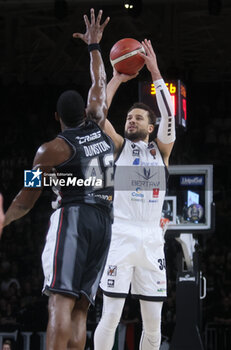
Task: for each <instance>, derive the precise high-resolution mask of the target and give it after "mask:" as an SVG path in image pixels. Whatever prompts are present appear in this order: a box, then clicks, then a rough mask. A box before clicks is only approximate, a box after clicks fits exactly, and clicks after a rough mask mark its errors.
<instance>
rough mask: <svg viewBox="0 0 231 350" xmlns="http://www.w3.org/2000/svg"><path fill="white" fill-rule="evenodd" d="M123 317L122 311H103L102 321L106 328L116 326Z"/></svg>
mask: <svg viewBox="0 0 231 350" xmlns="http://www.w3.org/2000/svg"><path fill="white" fill-rule="evenodd" d="M120 317H121V313H120V312H116V310H115V311H113V312H110V313H103V314H102V318H101V321H100V322H101V323H102V324H103V325H104V327H105V328H113V329H114V328H116V327H117V326H118V324H119V321H120Z"/></svg>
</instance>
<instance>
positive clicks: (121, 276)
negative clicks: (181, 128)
mask: <svg viewBox="0 0 231 350" xmlns="http://www.w3.org/2000/svg"><path fill="white" fill-rule="evenodd" d="M142 44H143V47H144V49H145V51H146V56H145V55H144V54H142V53H139V55H141V57H143V58H144V60H145V63H146V66H147V68H148V70H149V71H150V73H151V76H152V81H153V82H154V86H155V89H156V97H157V103H158V107H159V110H160V112H161V121H160V125H159V129H158V133H157V139H156V142H151V143H149V135H150V134H151V133H152V132H153V130H154V125H155V116H154V114H153V112H152V110H151V109H150V108H149V107H148V106H146V105H144V104H142V103H135V104H134V105H133V106H132V107H131V108H130V109H129V111H128V113H127V118H126V122H125V138H123V137H122V136H120V135H119V134H117V133H116V131H115V129H114V128H113V126H112V125H111V123H110V122H109V121H108V120H107V121H106V123H105V129H104V130H105V132H106V133H107V134H108V135H109V136H110V137H111V138H112V139H113V141H114V143H115V147H116V152H117V156H118V158H117V161H116V176H115V199H114V216H115V219H114V223H113V226H112V241H111V245H110V250H109V254H108V258H107V263H106V266H105V270H104V274H103V277H102V280H101V285H100V286H101V288H102V290H103V293H104V302H103V314H102V318H101V320H100V322H99V325H98V327H97V329H96V332H95V350H111V349H112V347H113V342H114V335H115V330H116V327H117V325H118V323H119V321H120V317H121V314H122V309H123V306H124V302H125V298H126V296H127V295H128V293H129V288H130V286H131V294H132V295H133V297H135V298H138V299H139V300H140V307H141V316H142V322H143V332H142V336H141V340H140V347H139V349H140V350H159V346H160V341H161V330H160V324H161V309H162V304H163V300H164V299H165V298H166V288H167V286H166V271H165V256H164V239H163V234H162V229H161V227H160V219H161V213H162V206H163V201H164V197H165V184H166V175H165V167H166V166H167V165H168V160H169V156H170V153H171V151H172V148H173V144H174V140H175V120H174V112H173V105H172V101H171V97H170V94H169V91H168V89H167V87H166V85H165V83H164V81H163V79H162V77H161V74H160V72H159V69H158V65H157V61H156V55H155V53H154V50H153V48H152V45H151V42H150V40H144V42H142ZM133 77H134V76H132V77H131V76H128V75H124V74H119V73H118V72H116V71H114V76H113V78H112V79H111V81H110V82H109V84H108V87H107V94H108V106H110V104H111V101H112V98H113V96H114V94H115V92H116V90H117V89H118V87H119V86H120V84H121V83H122V82H126V81H128V80H129V79H131V78H133ZM126 175H127V176H126ZM122 184H123V189H122V187H121V186H122ZM124 184H126V186H127V188H124Z"/></svg>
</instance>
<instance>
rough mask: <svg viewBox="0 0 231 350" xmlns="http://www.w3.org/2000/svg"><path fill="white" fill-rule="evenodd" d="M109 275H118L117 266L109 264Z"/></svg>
mask: <svg viewBox="0 0 231 350" xmlns="http://www.w3.org/2000/svg"><path fill="white" fill-rule="evenodd" d="M107 274H108V276H116V275H117V266H116V265H109V266H108V270H107Z"/></svg>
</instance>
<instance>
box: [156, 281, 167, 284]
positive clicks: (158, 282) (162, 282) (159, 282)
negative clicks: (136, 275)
mask: <svg viewBox="0 0 231 350" xmlns="http://www.w3.org/2000/svg"><path fill="white" fill-rule="evenodd" d="M165 283H166V282H165V281H157V284H165Z"/></svg>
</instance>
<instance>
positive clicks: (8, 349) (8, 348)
mask: <svg viewBox="0 0 231 350" xmlns="http://www.w3.org/2000/svg"><path fill="white" fill-rule="evenodd" d="M2 350H12V343H11V341H10V340H4V342H3V344H2Z"/></svg>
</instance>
